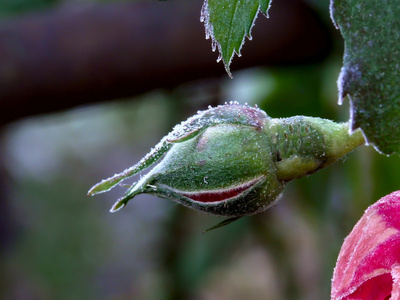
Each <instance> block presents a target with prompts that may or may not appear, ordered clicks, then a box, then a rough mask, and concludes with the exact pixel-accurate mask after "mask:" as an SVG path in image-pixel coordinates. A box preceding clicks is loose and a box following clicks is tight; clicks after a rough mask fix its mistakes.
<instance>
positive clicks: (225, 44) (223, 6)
mask: <svg viewBox="0 0 400 300" xmlns="http://www.w3.org/2000/svg"><path fill="white" fill-rule="evenodd" d="M270 3H271V1H270V0H242V1H240V0H205V1H204V4H203V8H202V12H201V20H202V21H203V22H204V25H205V27H206V38H211V40H212V49H213V51H215V49H216V48H217V47H218V50H219V57H218V61H220V60H221V59H222V61H223V62H224V65H225V69H226V71H227V73H228V74H229V75H230V76H231V74H230V70H229V65H230V63H231V61H232V57H233V55H234V53H236V54H238V56H240V49H241V47H242V45H243V43H244V38H245V37H246V36H247V37H249V39H251V36H250V31H251V28H252V27H253V24H254V20H255V18H256V16H257V14H258V11H259V10H261V11H262V12H263V13H264V14H267V12H268V9H269V7H270Z"/></svg>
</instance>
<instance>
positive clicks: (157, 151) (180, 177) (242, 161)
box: [89, 102, 364, 216]
mask: <svg viewBox="0 0 400 300" xmlns="http://www.w3.org/2000/svg"><path fill="white" fill-rule="evenodd" d="M363 143H364V138H363V135H362V134H361V132H360V131H356V132H354V133H353V134H352V135H350V134H349V127H348V124H347V123H340V124H339V123H335V122H332V121H330V120H324V119H320V118H311V117H303V116H296V117H292V118H283V119H274V118H270V117H269V116H268V115H267V114H266V113H265V112H264V111H262V110H260V109H259V108H257V107H255V108H253V107H250V106H248V105H239V104H238V103H236V102H231V103H229V104H225V105H220V106H217V107H215V108H209V109H208V110H205V111H200V112H198V114H197V115H195V116H193V117H191V118H189V119H188V120H187V121H185V122H183V123H181V124H180V125H178V126H176V127H175V128H174V129H173V131H172V132H171V133H169V134H168V135H167V136H166V137H164V138H163V139H162V140H161V141H160V142H159V144H158V145H157V146H156V147H155V148H154V149H152V150H151V152H150V153H149V154H147V155H146V156H145V157H144V158H143V159H142V160H141V161H140V162H139V163H138V164H136V165H135V166H133V167H131V168H129V169H127V170H125V171H124V172H122V173H120V174H116V175H114V176H113V177H111V178H109V179H106V180H103V181H102V182H100V183H98V184H97V185H95V186H94V187H93V188H92V189H91V190H90V191H89V195H94V194H97V193H101V192H105V191H108V190H110V189H111V188H113V187H114V186H116V185H118V184H119V183H120V182H121V181H123V180H125V179H126V178H128V177H131V176H133V175H135V174H137V173H140V172H142V171H143V170H144V169H146V168H148V167H150V166H152V169H151V170H150V171H149V172H148V173H147V174H146V175H145V176H143V177H141V179H140V180H139V181H138V182H137V183H135V184H133V185H132V186H131V187H130V188H129V189H128V190H127V192H126V193H125V195H124V196H123V197H122V198H120V199H119V200H118V201H117V202H116V204H115V205H114V206H113V208H112V209H111V211H116V210H118V209H120V208H122V207H123V206H125V205H126V203H127V202H128V201H129V200H130V199H132V198H133V197H134V196H136V195H138V194H142V193H146V194H152V195H156V196H159V197H161V198H167V199H171V200H174V201H177V202H179V203H182V204H184V205H186V206H189V207H192V208H195V209H199V210H203V211H206V212H209V213H213V214H217V215H225V216H244V215H250V214H254V213H257V212H261V211H264V210H265V209H267V208H268V207H270V206H271V205H273V204H274V203H275V202H276V201H277V200H278V199H279V196H280V194H281V193H282V191H283V189H284V187H285V185H286V183H287V182H288V181H290V180H292V179H295V178H299V177H302V176H305V175H308V174H312V173H314V172H316V171H317V170H319V169H321V168H323V167H326V166H328V165H330V164H332V163H333V162H335V161H336V160H337V159H339V158H340V157H342V156H343V155H345V154H346V153H348V152H349V151H351V150H352V149H354V148H355V147H357V146H359V145H361V144H363Z"/></svg>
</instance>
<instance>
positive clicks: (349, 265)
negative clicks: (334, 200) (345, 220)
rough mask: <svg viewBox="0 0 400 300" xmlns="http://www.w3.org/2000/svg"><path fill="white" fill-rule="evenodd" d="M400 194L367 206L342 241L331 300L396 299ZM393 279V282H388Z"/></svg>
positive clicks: (399, 248)
mask: <svg viewBox="0 0 400 300" xmlns="http://www.w3.org/2000/svg"><path fill="white" fill-rule="evenodd" d="M397 263H400V192H394V193H392V194H390V195H387V196H385V197H383V198H382V199H380V200H379V201H378V202H376V203H375V204H373V205H372V206H370V207H369V208H368V209H367V210H366V212H365V213H364V215H363V216H362V218H361V219H360V220H359V221H358V223H357V224H356V225H355V226H354V228H353V230H352V232H351V233H350V234H349V236H348V237H347V238H346V239H345V241H344V243H343V245H342V249H341V250H340V253H339V257H338V260H337V263H336V268H335V271H334V274H333V279H332V290H331V299H332V300H340V299H343V300H351V299H354V300H355V299H357V300H364V299H371V300H372V299H373V300H385V299H389V298H390V295H391V293H392V285H393V294H392V299H393V300H394V299H400V297H398V296H396V297H397V298H396V297H395V296H394V295H395V293H397V294H398V293H400V288H399V283H400V269H398V268H397V267H396V268H395V266H397ZM392 277H393V279H392Z"/></svg>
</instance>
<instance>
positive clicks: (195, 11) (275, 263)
mask: <svg viewBox="0 0 400 300" xmlns="http://www.w3.org/2000/svg"><path fill="white" fill-rule="evenodd" d="M201 5H202V1H201V0H190V1H188V0H171V1H150V0H147V1H133V0H132V1H117V0H103V1H101V0H18V1H16V0H2V1H0V17H1V21H0V107H1V109H0V123H1V125H2V128H1V136H0V153H1V161H0V168H1V172H0V184H1V187H0V193H1V195H0V278H1V279H0V299H17V300H19V299H21V300H25V299H27V300H29V299H45V300H47V299H107V300H108V299H149V300H172V299H177V300H178V299H193V300H214V299H219V300H225V299H226V300H231V299H232V300H241V299H246V300H253V299H254V300H258V299H268V300H288V299H293V300H301V299H304V300H313V299H315V300H320V299H328V298H329V294H330V279H331V276H332V272H333V268H334V266H335V262H336V258H337V255H338V253H339V249H340V246H341V244H342V242H343V239H344V238H345V236H346V235H347V234H348V233H349V232H350V230H351V228H352V227H353V226H354V224H355V223H356V221H357V220H358V219H359V218H360V217H361V215H362V214H363V211H364V210H365V209H366V208H367V207H368V206H369V205H370V204H372V203H373V202H375V201H376V200H378V199H379V198H380V197H382V196H384V195H386V194H388V193H390V192H392V191H394V190H398V189H399V183H398V178H400V168H399V166H400V159H399V156H397V155H395V156H391V157H386V156H383V155H380V154H378V153H377V152H376V151H374V149H372V147H360V149H357V150H355V151H353V152H352V153H351V154H350V155H348V156H347V157H346V158H345V159H342V160H341V161H339V162H338V163H336V164H335V165H333V166H331V167H329V168H327V169H324V170H322V171H320V172H318V173H316V174H314V175H312V176H310V177H307V178H302V179H299V180H296V181H294V182H291V183H289V184H288V186H287V189H286V191H285V192H284V194H283V197H282V199H281V201H280V202H279V203H278V204H277V205H276V206H275V207H273V208H271V209H269V210H268V211H266V212H265V213H263V214H259V215H256V216H252V217H245V218H242V219H240V220H239V221H237V222H234V223H232V224H230V225H229V226H226V227H223V228H220V229H217V230H213V231H210V232H207V233H203V232H204V230H206V229H207V228H209V227H211V226H213V225H215V224H216V223H218V222H220V221H221V220H222V219H221V218H219V217H215V216H211V215H207V214H204V213H199V212H197V211H193V210H190V209H188V208H185V207H183V206H180V205H177V204H175V203H173V202H170V201H167V200H163V199H159V198H156V197H151V196H145V195H143V196H138V197H137V198H135V199H134V200H133V201H131V202H130V203H129V205H128V206H127V207H126V208H124V209H123V210H121V211H119V212H118V213H115V214H111V213H109V212H108V210H109V209H110V207H111V205H112V204H113V203H114V201H115V200H116V199H117V198H118V197H119V196H120V195H121V194H122V193H123V192H124V190H125V189H124V188H116V189H114V190H112V191H111V192H109V193H106V194H101V195H99V196H96V197H87V196H86V194H87V191H88V190H89V188H90V187H91V186H92V185H94V184H95V183H97V182H98V181H100V180H101V179H103V178H107V177H109V176H111V175H113V174H114V173H116V172H120V171H122V170H124V169H125V168H127V167H129V166H131V165H133V164H135V163H136V162H137V161H138V160H139V159H140V158H141V157H142V156H144V155H145V154H146V153H147V152H148V151H149V150H150V148H151V147H152V146H154V145H155V144H156V143H157V142H158V141H159V140H160V139H161V138H162V137H163V136H164V135H165V134H167V133H168V132H169V131H170V130H171V129H172V127H173V126H174V125H175V124H176V123H179V122H181V121H182V120H185V119H186V118H188V117H189V116H191V115H192V114H194V113H196V111H197V110H199V109H205V108H207V106H208V105H213V106H214V105H218V104H221V103H224V102H225V101H230V100H236V101H238V102H240V103H245V102H247V103H249V104H250V105H254V104H258V105H259V106H260V107H261V108H262V109H264V110H265V111H266V112H267V113H268V114H269V115H270V116H272V117H287V116H293V115H308V116H317V117H323V118H330V119H333V120H336V121H347V120H348V118H349V112H348V111H349V105H348V101H347V102H346V103H344V104H343V105H342V106H338V105H337V90H336V79H337V77H338V74H339V71H340V67H341V61H342V53H343V45H342V44H343V42H342V39H341V37H340V34H339V32H338V31H337V30H335V28H334V26H333V24H332V22H331V20H330V18H329V1H328V0H323V1H322V0H304V1H300V0H286V1H282V0H274V2H273V4H272V7H271V10H270V14H269V16H270V18H269V19H267V18H265V17H263V16H261V15H260V16H259V17H258V19H257V21H256V26H255V27H254V29H253V31H252V35H253V39H252V41H248V40H247V41H246V43H245V45H244V47H243V49H242V54H243V56H242V57H240V58H238V57H235V58H234V60H233V64H232V72H233V76H234V79H230V78H229V77H228V76H227V75H226V73H225V71H224V67H223V65H222V64H221V63H216V59H217V56H218V54H217V53H213V52H212V51H211V42H210V41H209V40H205V34H204V28H203V24H202V23H200V21H199V19H200V9H201ZM132 181H134V179H133V180H132Z"/></svg>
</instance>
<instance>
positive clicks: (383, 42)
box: [331, 0, 400, 154]
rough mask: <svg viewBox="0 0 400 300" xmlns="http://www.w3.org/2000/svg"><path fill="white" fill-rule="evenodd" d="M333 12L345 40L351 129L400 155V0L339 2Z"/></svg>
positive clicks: (344, 83) (342, 80)
mask: <svg viewBox="0 0 400 300" xmlns="http://www.w3.org/2000/svg"><path fill="white" fill-rule="evenodd" d="M331 11H332V17H333V19H334V21H335V22H336V25H337V26H338V27H339V28H340V30H341V32H342V35H343V37H344V41H345V54H344V59H343V68H342V71H341V74H340V77H339V82H338V86H339V101H340V102H341V101H343V98H344V97H345V96H346V95H349V98H350V102H351V109H350V111H351V126H352V129H356V128H361V129H362V130H363V132H364V134H365V135H366V137H367V139H368V142H369V143H371V144H373V145H374V146H375V147H376V148H377V149H378V150H379V151H381V152H383V153H385V154H391V153H393V152H398V153H399V152H400V127H399V120H400V85H399V82H400V64H399V62H400V21H399V15H400V6H399V2H398V1H395V0H389V1H383V0H380V1H377V0H366V1H358V0H348V1H339V0H335V1H332V2H331Z"/></svg>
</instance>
